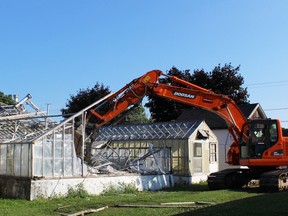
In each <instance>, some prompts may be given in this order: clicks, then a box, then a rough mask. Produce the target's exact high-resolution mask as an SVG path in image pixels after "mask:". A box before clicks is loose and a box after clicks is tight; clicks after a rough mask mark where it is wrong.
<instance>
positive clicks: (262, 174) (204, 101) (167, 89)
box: [87, 70, 288, 190]
mask: <svg viewBox="0 0 288 216" xmlns="http://www.w3.org/2000/svg"><path fill="white" fill-rule="evenodd" d="M161 76H167V75H165V74H164V73H163V72H162V71H160V70H153V71H150V72H148V73H146V74H144V75H143V76H141V77H139V78H137V79H134V80H133V81H132V82H130V83H129V84H127V85H126V86H124V87H123V88H122V89H120V90H119V91H117V92H115V93H114V94H112V95H111V96H109V97H108V99H107V102H108V104H110V108H108V109H106V111H105V112H104V113H103V111H101V114H100V112H99V111H98V110H97V109H91V110H89V115H88V116H90V117H88V118H87V121H89V119H90V118H91V116H94V118H95V117H96V119H97V121H96V127H97V128H98V127H100V126H101V125H104V124H106V123H107V122H109V121H111V120H112V119H114V118H115V117H117V116H118V115H119V114H122V113H124V112H125V111H127V110H129V109H130V108H131V107H133V105H137V104H139V102H141V100H142V99H143V98H144V97H145V96H146V95H147V94H153V95H156V96H159V97H162V98H166V99H168V100H174V101H177V102H180V103H184V104H187V105H191V106H196V107H200V108H202V109H205V110H208V111H210V112H213V113H215V114H217V115H218V116H220V117H221V118H223V119H224V120H225V122H226V123H227V127H228V130H229V132H230V134H231V136H232V137H233V140H234V141H233V143H232V144H231V146H230V149H229V151H228V154H227V159H228V160H227V163H228V164H230V165H238V166H239V167H240V168H237V169H226V170H222V171H219V172H215V173H212V174H210V175H209V176H208V186H209V188H211V189H222V188H234V187H242V186H244V185H247V184H249V182H251V181H252V182H257V181H258V182H260V187H261V188H265V189H272V190H274V189H276V190H286V189H288V168H287V165H288V137H284V136H283V135H282V128H281V125H280V121H279V120H275V119H265V120H247V119H246V118H245V117H244V115H243V114H242V112H241V110H240V109H239V107H238V106H237V105H236V104H235V102H234V101H233V100H232V99H230V98H229V97H227V96H225V95H221V94H216V93H214V92H212V91H210V90H208V89H205V88H202V87H200V86H197V85H194V84H193V83H190V82H187V81H185V80H182V79H180V78H177V77H175V76H168V77H169V79H171V81H173V82H175V83H178V84H181V86H182V87H179V86H173V85H169V84H161V83H159V77H161ZM241 167H243V168H241ZM247 167H248V168H247ZM254 180H257V181H254Z"/></svg>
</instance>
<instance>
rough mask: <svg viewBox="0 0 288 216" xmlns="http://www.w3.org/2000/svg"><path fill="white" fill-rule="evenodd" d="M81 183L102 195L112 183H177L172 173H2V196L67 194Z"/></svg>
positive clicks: (156, 185)
mask: <svg viewBox="0 0 288 216" xmlns="http://www.w3.org/2000/svg"><path fill="white" fill-rule="evenodd" d="M79 184H82V185H83V187H84V189H85V190H86V191H87V192H88V193H89V194H91V195H99V194H101V193H102V192H103V191H104V190H105V189H109V187H111V186H113V187H121V186H123V185H132V186H133V185H134V186H135V187H136V188H137V189H138V190H139V191H144V190H159V189H163V188H169V187H172V186H173V185H174V179H173V175H171V174H167V175H136V174H135V175H132V174H131V175H121V176H89V177H87V178H59V179H46V178H43V179H29V178H15V177H7V176H5V177H0V197H6V198H20V199H28V200H35V199H37V198H40V197H42V198H49V197H56V196H65V195H67V192H68V188H69V187H72V188H76V187H77V185H79Z"/></svg>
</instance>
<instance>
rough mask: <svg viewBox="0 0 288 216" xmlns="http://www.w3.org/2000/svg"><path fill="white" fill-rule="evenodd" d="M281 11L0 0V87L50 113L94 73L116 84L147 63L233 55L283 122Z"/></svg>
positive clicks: (235, 4) (186, 3) (276, 4)
mask: <svg viewBox="0 0 288 216" xmlns="http://www.w3.org/2000/svg"><path fill="white" fill-rule="evenodd" d="M287 11H288V1H286V0H253V1H251V0H233V1H231V0H217V1H215V0H179V1H172V0H145V1H144V0H139V1H135V0H121V1H120V0H105V1H104V0H84V1H76V0H61V1H56V0H49V1H47V0H46V1H44V0H25V1H22V0H21V1H20V0H9V1H8V0H2V1H0V74H1V82H0V83H1V85H0V91H2V92H4V93H5V94H17V95H19V98H20V99H21V98H23V97H24V96H25V95H26V94H27V93H31V94H32V96H33V98H32V101H33V102H34V103H35V104H36V105H37V106H39V107H40V108H41V109H43V110H45V109H46V104H47V103H50V104H51V105H50V112H51V113H54V114H56V113H59V109H61V108H63V107H65V103H66V102H67V100H68V99H69V97H70V95H71V94H76V93H77V91H78V90H79V89H83V88H84V89H85V88H92V87H93V86H94V84H95V83H96V82H99V83H103V84H104V85H105V86H109V87H110V89H111V90H112V91H116V90H118V89H119V88H121V87H122V86H124V85H125V84H126V83H128V82H130V81H131V80H132V79H134V78H136V77H139V76H141V75H143V74H144V73H146V72H147V71H150V70H153V69H160V70H162V71H167V70H169V69H170V68H171V67H172V66H175V67H177V68H178V69H180V70H185V69H191V70H192V71H193V70H194V69H201V68H203V69H204V70H205V71H211V70H212V69H213V68H214V67H215V66H216V65H218V64H219V63H220V64H221V65H224V64H225V63H230V62H231V64H232V65H233V66H235V67H236V66H238V65H241V68H240V74H241V75H242V76H243V77H244V81H245V85H244V86H247V87H248V92H249V94H250V98H249V99H250V102H252V103H256V102H257V103H260V104H261V105H262V107H263V109H264V110H266V114H267V115H268V116H269V117H271V118H279V119H281V120H282V121H284V122H283V125H284V126H286V127H288V123H287V122H285V121H288V115H287V114H286V113H287V109H286V108H287V107H288V102H287V101H288V100H287V99H286V97H285V94H286V93H287V92H288V75H287V74H288V73H287V72H288V68H287V60H288V41H287V40H288V28H287V26H288V13H287ZM284 108H285V109H284ZM271 109H273V110H271ZM277 109H280V110H277Z"/></svg>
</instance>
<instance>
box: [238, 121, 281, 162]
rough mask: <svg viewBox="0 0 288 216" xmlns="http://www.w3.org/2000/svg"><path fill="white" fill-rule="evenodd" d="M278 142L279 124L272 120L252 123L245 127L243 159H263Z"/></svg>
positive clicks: (242, 143)
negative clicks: (266, 151) (268, 150)
mask: <svg viewBox="0 0 288 216" xmlns="http://www.w3.org/2000/svg"><path fill="white" fill-rule="evenodd" d="M277 140H278V135H277V124H276V122H275V121H272V120H263V121H251V122H249V123H247V124H245V125H244V127H243V130H242V136H241V139H240V151H241V154H240V155H241V158H243V159H244V158H246V159H248V158H261V157H262V154H263V152H264V151H265V150H266V149H268V148H270V147H271V146H273V145H274V144H275V143H276V142H277Z"/></svg>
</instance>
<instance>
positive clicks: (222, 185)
mask: <svg viewBox="0 0 288 216" xmlns="http://www.w3.org/2000/svg"><path fill="white" fill-rule="evenodd" d="M249 179H250V178H249V170H248V169H226V170H222V171H219V172H215V173H211V174H210V175H209V176H208V180H207V182H208V187H209V189H211V190H218V189H229V188H241V187H242V186H243V185H245V184H247V183H248V181H249Z"/></svg>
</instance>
